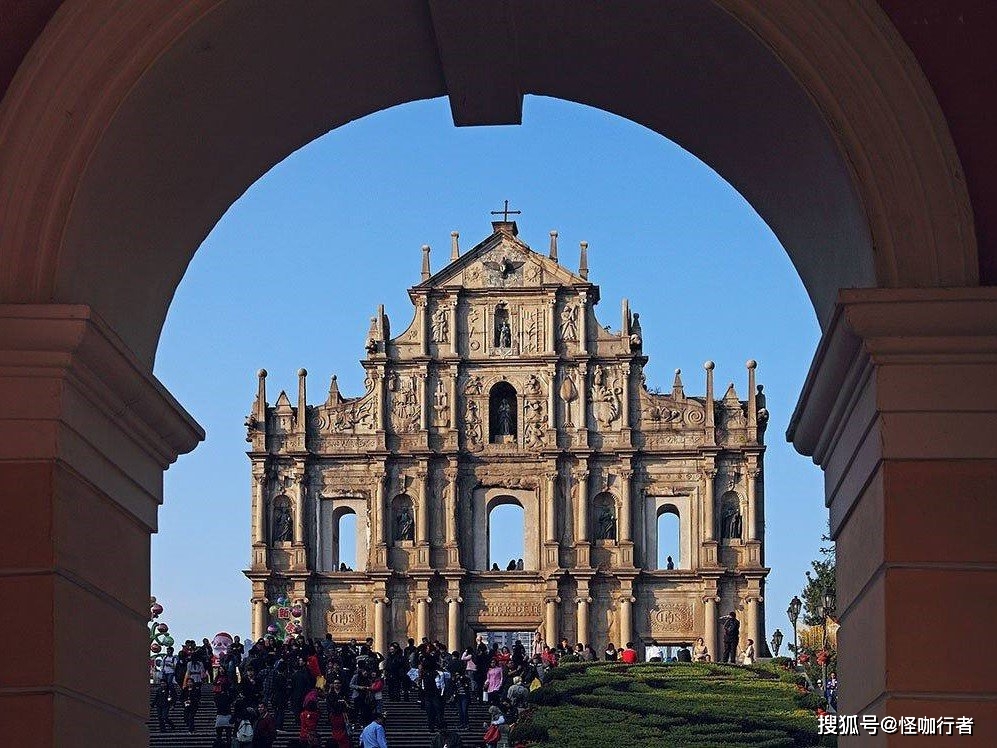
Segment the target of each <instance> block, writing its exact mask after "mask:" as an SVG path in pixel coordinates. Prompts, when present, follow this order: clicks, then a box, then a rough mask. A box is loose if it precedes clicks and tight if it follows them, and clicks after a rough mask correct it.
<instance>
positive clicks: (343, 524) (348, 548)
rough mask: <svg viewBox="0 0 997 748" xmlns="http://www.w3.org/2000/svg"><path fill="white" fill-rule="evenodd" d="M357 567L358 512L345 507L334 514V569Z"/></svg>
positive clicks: (341, 569)
mask: <svg viewBox="0 0 997 748" xmlns="http://www.w3.org/2000/svg"><path fill="white" fill-rule="evenodd" d="M356 568H357V514H356V512H354V511H353V510H352V509H349V508H343V509H341V510H340V511H338V512H337V513H336V514H335V515H333V521H332V571H355V570H356Z"/></svg>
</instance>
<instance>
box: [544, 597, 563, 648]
mask: <svg viewBox="0 0 997 748" xmlns="http://www.w3.org/2000/svg"><path fill="white" fill-rule="evenodd" d="M560 602H561V598H560V597H556V596H555V597H546V598H544V639H546V640H547V644H548V645H549V646H554V645H555V644H557V606H558V604H559V603H560Z"/></svg>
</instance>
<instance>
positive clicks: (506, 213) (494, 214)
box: [492, 200, 523, 223]
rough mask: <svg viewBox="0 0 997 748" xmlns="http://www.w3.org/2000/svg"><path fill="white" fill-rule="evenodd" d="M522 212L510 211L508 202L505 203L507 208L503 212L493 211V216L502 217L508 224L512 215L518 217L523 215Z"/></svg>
mask: <svg viewBox="0 0 997 748" xmlns="http://www.w3.org/2000/svg"><path fill="white" fill-rule="evenodd" d="M522 212H523V211H521V210H509V201H508V200H506V201H505V207H504V208H503V209H502V210H493V211H492V215H493V216H497V215H501V216H502V220H503V221H505V222H506V223H508V222H509V216H510V215H514V216H518V215H521V214H522Z"/></svg>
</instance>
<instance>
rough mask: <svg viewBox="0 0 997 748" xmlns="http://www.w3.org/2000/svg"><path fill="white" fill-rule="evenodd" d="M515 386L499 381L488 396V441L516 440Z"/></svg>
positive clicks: (498, 442) (496, 442)
mask: <svg viewBox="0 0 997 748" xmlns="http://www.w3.org/2000/svg"><path fill="white" fill-rule="evenodd" d="M516 409H517V408H516V388H515V387H513V386H512V385H511V384H509V383H508V382H499V383H498V384H496V385H495V386H494V387H492V390H491V393H490V394H489V396H488V425H489V430H488V431H489V441H490V442H491V443H492V444H504V443H507V442H514V441H516V433H517V432H516Z"/></svg>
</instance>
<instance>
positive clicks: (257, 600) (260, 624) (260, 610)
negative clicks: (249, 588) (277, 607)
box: [250, 597, 267, 641]
mask: <svg viewBox="0 0 997 748" xmlns="http://www.w3.org/2000/svg"><path fill="white" fill-rule="evenodd" d="M250 602H251V603H252V605H253V640H254V641H255V640H256V639H261V638H263V637H264V636H265V635H266V633H267V599H266V598H265V597H254V598H253V599H252V600H250Z"/></svg>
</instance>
